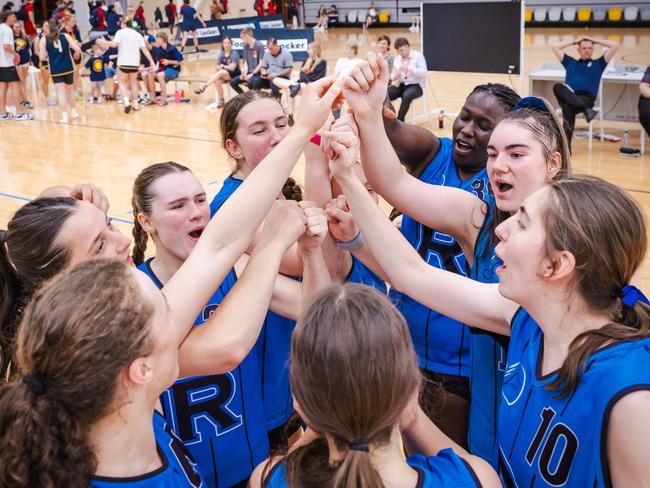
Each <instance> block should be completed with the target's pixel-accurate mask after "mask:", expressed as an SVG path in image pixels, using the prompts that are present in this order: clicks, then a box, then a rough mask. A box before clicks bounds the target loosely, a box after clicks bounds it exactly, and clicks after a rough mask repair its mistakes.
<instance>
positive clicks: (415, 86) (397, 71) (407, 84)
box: [388, 37, 428, 122]
mask: <svg viewBox="0 0 650 488" xmlns="http://www.w3.org/2000/svg"><path fill="white" fill-rule="evenodd" d="M395 49H396V50H397V53H398V54H399V56H396V57H395V59H394V61H393V71H392V74H391V81H392V82H393V86H389V87H388V97H389V98H390V99H391V100H395V99H396V98H401V99H402V103H401V105H400V107H399V112H398V113H397V118H398V120H401V121H402V122H403V121H404V118H405V117H406V113H407V112H408V110H409V107H410V106H411V102H413V100H415V99H416V98H419V97H421V96H422V94H423V89H424V87H425V83H426V79H427V73H428V71H427V62H426V61H425V60H424V56H422V54H420V53H419V52H417V51H414V50H413V49H411V45H410V44H409V42H408V41H407V40H406V39H405V38H404V37H400V38H399V39H397V40H396V41H395Z"/></svg>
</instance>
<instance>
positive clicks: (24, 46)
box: [12, 22, 34, 109]
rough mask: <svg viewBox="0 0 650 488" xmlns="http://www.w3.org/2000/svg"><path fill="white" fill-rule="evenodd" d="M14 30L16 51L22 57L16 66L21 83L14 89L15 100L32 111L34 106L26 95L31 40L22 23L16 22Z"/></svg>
mask: <svg viewBox="0 0 650 488" xmlns="http://www.w3.org/2000/svg"><path fill="white" fill-rule="evenodd" d="M12 28H13V31H14V50H15V51H16V52H17V53H18V56H19V57H20V59H19V61H18V63H17V66H16V71H18V77H19V78H20V83H17V84H16V85H14V88H16V91H15V93H14V98H16V100H20V106H21V107H23V108H30V109H31V108H34V106H33V105H32V104H31V102H30V101H29V100H27V96H26V95H25V93H26V92H25V80H26V79H27V73H28V71H29V63H30V60H31V57H32V56H31V50H30V48H29V39H28V38H27V36H26V35H25V32H24V31H23V29H22V26H21V25H20V22H15V23H14V25H13V26H12ZM16 95H17V96H16Z"/></svg>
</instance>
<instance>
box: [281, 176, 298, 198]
mask: <svg viewBox="0 0 650 488" xmlns="http://www.w3.org/2000/svg"><path fill="white" fill-rule="evenodd" d="M282 195H283V196H284V198H286V199H287V200H295V201H296V202H301V201H302V199H303V195H302V188H301V187H300V185H299V184H298V183H296V180H294V179H293V178H291V177H289V178H287V181H285V182H284V186H282Z"/></svg>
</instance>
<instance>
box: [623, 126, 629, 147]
mask: <svg viewBox="0 0 650 488" xmlns="http://www.w3.org/2000/svg"><path fill="white" fill-rule="evenodd" d="M628 143H629V134H628V131H627V129H625V131H624V132H623V147H629V144H628Z"/></svg>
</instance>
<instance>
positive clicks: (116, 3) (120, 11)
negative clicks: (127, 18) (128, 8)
mask: <svg viewBox="0 0 650 488" xmlns="http://www.w3.org/2000/svg"><path fill="white" fill-rule="evenodd" d="M112 6H113V10H115V13H116V14H117V15H119V16H122V15H124V10H123V9H122V4H121V3H120V0H113V5H112Z"/></svg>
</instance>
